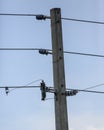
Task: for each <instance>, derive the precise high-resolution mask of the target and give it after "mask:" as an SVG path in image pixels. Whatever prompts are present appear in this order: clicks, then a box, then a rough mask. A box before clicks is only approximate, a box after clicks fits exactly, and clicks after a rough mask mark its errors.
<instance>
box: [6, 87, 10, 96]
mask: <svg viewBox="0 0 104 130" xmlns="http://www.w3.org/2000/svg"><path fill="white" fill-rule="evenodd" d="M5 93H6V95H8V93H9V88H8V87H5Z"/></svg>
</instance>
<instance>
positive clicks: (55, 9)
mask: <svg viewBox="0 0 104 130" xmlns="http://www.w3.org/2000/svg"><path fill="white" fill-rule="evenodd" d="M52 10H61V8H52V9H51V11H52Z"/></svg>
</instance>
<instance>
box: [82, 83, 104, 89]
mask: <svg viewBox="0 0 104 130" xmlns="http://www.w3.org/2000/svg"><path fill="white" fill-rule="evenodd" d="M101 86H104V83H102V84H97V85H94V86H91V87H88V88H85V89H84V90H88V89H93V88H98V87H101Z"/></svg>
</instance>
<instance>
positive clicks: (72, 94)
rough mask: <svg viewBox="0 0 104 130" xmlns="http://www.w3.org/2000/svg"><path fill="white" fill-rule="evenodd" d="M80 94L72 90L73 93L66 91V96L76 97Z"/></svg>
mask: <svg viewBox="0 0 104 130" xmlns="http://www.w3.org/2000/svg"><path fill="white" fill-rule="evenodd" d="M77 93H78V90H71V91H66V92H65V95H66V96H75V95H76V94H77Z"/></svg>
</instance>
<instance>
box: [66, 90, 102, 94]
mask: <svg viewBox="0 0 104 130" xmlns="http://www.w3.org/2000/svg"><path fill="white" fill-rule="evenodd" d="M67 90H75V91H78V92H88V93H98V94H104V92H103V91H91V90H82V89H67Z"/></svg>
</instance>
